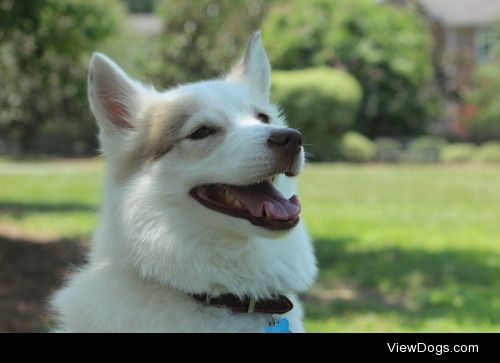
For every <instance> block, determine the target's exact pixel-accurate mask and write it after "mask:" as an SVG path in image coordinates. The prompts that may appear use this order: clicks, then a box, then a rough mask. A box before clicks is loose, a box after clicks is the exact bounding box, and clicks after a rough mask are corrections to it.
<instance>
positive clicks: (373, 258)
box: [0, 160, 500, 332]
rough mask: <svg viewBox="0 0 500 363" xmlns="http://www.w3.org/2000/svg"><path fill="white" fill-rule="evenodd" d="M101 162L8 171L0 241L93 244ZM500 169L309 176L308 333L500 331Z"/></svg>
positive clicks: (344, 171)
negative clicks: (87, 240) (314, 269)
mask: <svg viewBox="0 0 500 363" xmlns="http://www.w3.org/2000/svg"><path fill="white" fill-rule="evenodd" d="M102 170H103V167H102V163H101V162H100V161H98V160H90V161H77V162H72V161H53V162H24V163H13V162H9V161H5V160H4V161H0V185H1V188H0V233H1V231H2V228H5V227H6V226H7V227H9V226H11V227H14V228H17V229H22V230H23V231H26V232H27V233H32V234H33V233H40V234H41V235H43V234H49V235H57V236H65V237H75V236H88V235H89V234H90V233H91V231H92V229H93V228H94V226H95V223H96V211H97V209H98V206H99V200H100V196H101V192H100V191H101V182H102ZM499 186H500V169H497V168H495V167H494V166H443V165H428V166H425V165H396V166H393V165H368V166H358V165H344V164H320V165H318V164H317V165H309V166H308V167H307V169H306V171H305V173H304V174H303V176H302V177H301V179H300V191H301V202H302V205H303V216H304V218H305V220H306V221H307V224H308V227H309V230H310V232H311V235H312V236H313V238H314V240H315V246H316V250H317V253H318V259H319V263H320V276H319V279H318V282H317V284H316V285H315V287H314V288H313V289H312V290H311V292H310V293H309V294H307V295H306V296H304V299H305V302H306V314H307V319H306V324H307V328H308V329H309V331H325V332H330V331H336V332H359V331H376V332H382V331H386V332H394V331H398V332H399V331H432V332H436V331H446V332H448V331H450V332H458V331H500V187H499Z"/></svg>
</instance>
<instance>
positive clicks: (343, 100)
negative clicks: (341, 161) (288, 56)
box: [272, 68, 361, 160]
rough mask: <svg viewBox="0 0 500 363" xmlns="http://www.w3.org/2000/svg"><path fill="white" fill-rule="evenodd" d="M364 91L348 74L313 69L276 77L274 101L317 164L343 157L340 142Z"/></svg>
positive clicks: (279, 72) (276, 72)
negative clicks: (298, 133) (340, 152)
mask: <svg viewBox="0 0 500 363" xmlns="http://www.w3.org/2000/svg"><path fill="white" fill-rule="evenodd" d="M360 97H361V90H360V87H359V85H358V83H357V82H356V80H355V79H354V78H353V77H351V76H350V75H349V74H347V73H346V72H344V71H340V70H333V69H328V68H311V69H304V70H297V71H275V72H274V73H273V88H272V99H273V101H275V102H277V103H278V105H279V106H280V107H282V108H283V110H284V113H285V115H286V116H287V118H288V122H289V124H290V126H291V127H295V128H297V129H299V130H300V132H301V133H302V135H303V137H304V143H305V144H306V149H307V150H308V152H309V153H310V154H311V157H312V158H313V159H314V160H332V159H334V158H337V157H339V149H338V140H339V138H340V136H341V135H342V134H343V133H344V132H345V131H346V130H348V129H349V128H350V127H351V126H352V124H353V122H354V118H355V116H356V111H357V110H358V106H359V100H360Z"/></svg>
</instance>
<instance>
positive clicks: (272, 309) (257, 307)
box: [192, 294, 293, 314]
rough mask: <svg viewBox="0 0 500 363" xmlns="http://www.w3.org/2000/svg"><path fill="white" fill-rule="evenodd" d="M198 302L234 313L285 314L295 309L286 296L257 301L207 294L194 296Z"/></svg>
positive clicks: (248, 298)
mask: <svg viewBox="0 0 500 363" xmlns="http://www.w3.org/2000/svg"><path fill="white" fill-rule="evenodd" d="M192 296H193V298H195V299H196V300H198V301H200V302H203V303H205V304H207V305H211V306H215V307H218V308H227V309H229V310H231V311H232V312H234V313H253V312H255V313H266V314H285V313H287V312H289V311H290V310H292V309H293V304H292V302H291V301H290V300H289V299H288V298H287V297H286V296H285V295H278V296H276V297H275V298H272V299H261V300H255V299H251V298H250V297H248V296H245V297H244V298H243V299H240V298H239V297H238V296H236V295H233V294H223V295H219V296H214V297H210V296H209V295H207V294H194V295H192Z"/></svg>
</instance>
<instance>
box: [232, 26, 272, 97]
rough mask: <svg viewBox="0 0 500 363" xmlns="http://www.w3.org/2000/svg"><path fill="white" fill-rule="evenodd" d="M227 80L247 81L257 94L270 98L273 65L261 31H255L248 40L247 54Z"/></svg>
mask: <svg viewBox="0 0 500 363" xmlns="http://www.w3.org/2000/svg"><path fill="white" fill-rule="evenodd" d="M226 80H228V81H230V82H245V83H246V84H248V85H249V86H250V89H251V90H252V91H253V92H255V93H256V96H261V97H264V98H265V99H266V100H267V99H269V92H270V90H271V66H270V65H269V60H268V59H267V54H266V51H265V50H264V46H263V45H262V40H261V36H260V32H255V33H253V34H252V36H251V37H250V40H249V41H248V45H247V49H246V51H245V55H244V56H243V58H242V59H241V61H240V62H239V63H238V64H237V65H236V66H235V67H234V68H233V69H232V71H231V72H230V73H229V75H228V76H227V78H226Z"/></svg>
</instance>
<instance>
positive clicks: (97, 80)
mask: <svg viewBox="0 0 500 363" xmlns="http://www.w3.org/2000/svg"><path fill="white" fill-rule="evenodd" d="M141 90H142V86H141V84H140V83H139V82H136V81H134V80H132V79H130V78H129V77H128V76H127V75H126V74H125V72H124V71H123V70H122V69H121V68H120V67H119V66H118V65H117V64H116V63H115V62H113V61H112V60H111V59H110V58H108V57H107V56H105V55H104V54H101V53H94V54H93V55H92V59H91V60H90V66H89V76H88V93H89V100H90V107H91V109H92V112H93V113H94V116H95V117H96V119H97V122H98V124H99V127H100V128H101V130H102V131H103V132H104V133H105V134H112V133H116V132H117V131H123V130H127V129H132V128H134V123H135V121H136V120H137V113H138V110H139V106H140V99H141Z"/></svg>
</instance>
